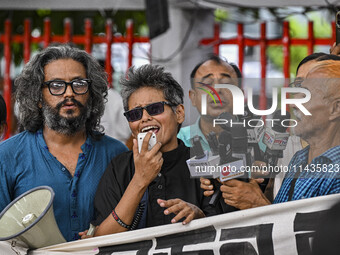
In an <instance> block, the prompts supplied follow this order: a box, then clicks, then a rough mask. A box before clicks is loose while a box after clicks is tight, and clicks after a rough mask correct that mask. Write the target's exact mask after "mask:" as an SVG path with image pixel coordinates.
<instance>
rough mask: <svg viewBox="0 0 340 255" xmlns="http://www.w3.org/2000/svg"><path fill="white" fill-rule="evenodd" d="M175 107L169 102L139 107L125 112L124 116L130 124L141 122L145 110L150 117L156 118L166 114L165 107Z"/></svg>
mask: <svg viewBox="0 0 340 255" xmlns="http://www.w3.org/2000/svg"><path fill="white" fill-rule="evenodd" d="M165 104H166V105H169V106H174V105H173V104H170V103H169V102H164V101H162V102H157V103H152V104H149V105H147V106H144V107H137V108H134V109H132V110H130V111H126V112H124V116H125V117H126V119H127V120H128V121H129V122H134V121H137V120H140V119H141V118H142V117H143V110H144V109H145V110H146V111H147V112H148V114H149V115H150V116H155V115H158V114H161V113H163V112H164V105H165Z"/></svg>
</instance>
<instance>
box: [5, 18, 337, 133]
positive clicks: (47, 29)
mask: <svg viewBox="0 0 340 255" xmlns="http://www.w3.org/2000/svg"><path fill="white" fill-rule="evenodd" d="M84 26H85V34H84V35H73V34H72V22H71V20H70V19H66V20H65V22H64V34H63V35H52V34H51V21H50V20H49V19H45V21H44V34H43V35H42V36H39V37H32V36H31V22H30V20H29V19H26V20H25V21H24V33H23V35H12V31H11V30H12V23H11V21H10V20H6V22H5V30H4V34H3V35H0V43H2V44H4V57H5V75H4V98H5V101H6V104H7V118H8V126H9V128H8V130H11V119H10V117H11V113H12V109H11V86H12V85H11V78H10V64H11V44H12V43H14V42H15V43H22V44H23V47H24V61H25V63H26V62H28V61H29V59H30V54H31V44H32V43H43V46H44V47H47V46H48V45H49V44H50V43H53V42H59V43H68V42H72V43H75V44H82V45H84V48H85V50H86V51H87V52H89V53H91V50H92V45H93V44H99V43H105V44H106V45H107V51H106V61H105V70H106V72H107V73H108V78H109V84H111V83H112V68H111V54H112V52H111V45H112V44H113V43H127V45H128V52H129V53H128V67H130V66H131V65H132V49H133V44H134V43H147V42H149V38H148V37H138V36H134V34H133V22H132V20H129V21H128V22H127V24H126V36H114V35H113V31H112V21H111V20H107V22H106V29H105V30H106V33H105V36H98V35H93V33H92V31H93V29H92V21H91V20H90V19H86V20H85V22H84ZM332 28H333V32H332V37H331V38H314V33H313V22H309V23H308V38H306V39H297V38H291V37H290V35H289V22H287V21H285V22H284V23H283V35H282V37H281V38H276V39H267V38H266V23H262V24H261V27H260V38H258V39H253V38H247V37H245V36H244V29H243V24H238V26H237V36H236V37H234V38H228V39H226V38H221V37H220V26H219V24H215V25H214V36H213V37H212V38H205V39H202V40H201V41H200V42H199V44H200V45H203V46H204V45H213V48H214V53H216V54H219V46H220V45H223V44H234V45H238V46H239V52H238V55H239V63H238V64H239V67H240V70H241V71H242V69H243V63H244V48H245V46H260V49H261V50H260V52H261V53H260V62H261V78H265V77H266V49H267V47H268V46H271V45H282V46H283V73H284V77H285V78H289V75H290V74H289V65H290V46H297V45H304V46H307V48H308V54H311V53H313V50H314V46H315V45H331V44H332V43H333V42H335V26H334V23H333V24H332ZM265 90H266V84H265V79H262V84H261V93H260V109H265V108H266V105H267V98H266V93H265ZM8 136H9V131H8V133H7V134H6V137H8Z"/></svg>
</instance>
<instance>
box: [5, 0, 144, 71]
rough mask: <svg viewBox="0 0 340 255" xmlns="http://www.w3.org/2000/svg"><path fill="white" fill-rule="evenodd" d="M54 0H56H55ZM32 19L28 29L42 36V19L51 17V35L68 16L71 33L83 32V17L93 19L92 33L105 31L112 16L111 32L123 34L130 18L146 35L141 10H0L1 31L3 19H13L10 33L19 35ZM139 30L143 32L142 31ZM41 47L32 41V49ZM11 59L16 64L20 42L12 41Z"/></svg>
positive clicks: (19, 58)
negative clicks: (26, 20) (25, 23)
mask: <svg viewBox="0 0 340 255" xmlns="http://www.w3.org/2000/svg"><path fill="white" fill-rule="evenodd" d="M56 1H57V0H56ZM27 18H29V19H30V20H31V30H32V31H33V30H34V29H36V30H37V31H39V32H40V34H41V35H42V34H43V33H44V19H45V18H49V19H50V20H51V31H52V33H53V34H54V35H62V34H63V33H64V20H65V18H71V20H72V23H73V31H72V32H73V34H74V35H83V34H84V33H85V29H84V20H85V19H86V18H90V19H92V24H93V33H94V34H95V35H98V34H100V33H105V24H106V20H107V19H112V22H113V32H114V33H119V34H122V35H124V34H125V31H126V22H127V20H128V19H132V20H133V22H134V33H135V34H137V35H143V36H146V35H147V34H148V30H147V25H146V17H145V12H144V11H113V10H105V11H102V12H99V11H51V10H36V11H0V34H2V33H4V24H5V20H6V19H11V21H12V34H19V35H22V34H23V33H24V20H25V19H27ZM141 33H142V34H141ZM39 47H41V45H40V46H39V45H38V44H32V48H31V49H32V50H37V49H39ZM2 48H3V47H2V44H0V50H1V51H0V58H1V57H2V55H3V50H2ZM12 52H13V59H14V62H15V64H16V65H19V64H20V63H21V61H22V58H23V45H22V44H19V43H13V44H12Z"/></svg>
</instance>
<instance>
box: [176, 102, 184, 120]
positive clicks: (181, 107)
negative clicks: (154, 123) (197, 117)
mask: <svg viewBox="0 0 340 255" xmlns="http://www.w3.org/2000/svg"><path fill="white" fill-rule="evenodd" d="M176 117H177V123H178V124H182V123H183V121H184V119H185V110H184V105H182V104H180V105H177V108H176Z"/></svg>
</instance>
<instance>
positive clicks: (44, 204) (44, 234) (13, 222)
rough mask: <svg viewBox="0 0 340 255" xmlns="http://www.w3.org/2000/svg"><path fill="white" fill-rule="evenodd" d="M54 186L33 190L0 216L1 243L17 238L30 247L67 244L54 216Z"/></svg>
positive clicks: (7, 207) (18, 199) (17, 199)
mask: <svg viewBox="0 0 340 255" xmlns="http://www.w3.org/2000/svg"><path fill="white" fill-rule="evenodd" d="M53 199H54V191H53V189H52V188H51V187H48V186H40V187H36V188H33V189H31V190H29V191H27V192H25V193H24V194H22V195H20V196H19V197H17V198H16V199H15V200H14V201H12V202H11V203H10V204H9V205H8V206H6V208H5V209H4V210H3V211H2V212H1V214H0V241H6V240H10V239H18V240H21V241H23V242H24V243H26V244H27V245H28V246H29V248H41V247H46V246H49V245H53V244H58V243H63V242H66V240H65V238H64V237H63V235H62V234H61V232H60V230H59V228H58V225H57V223H56V221H55V218H54V214H53Z"/></svg>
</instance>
